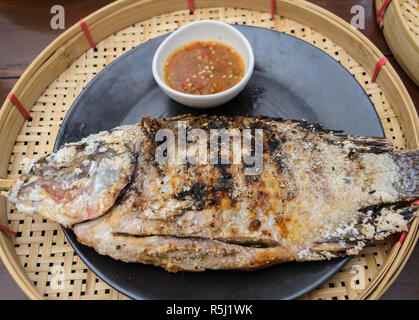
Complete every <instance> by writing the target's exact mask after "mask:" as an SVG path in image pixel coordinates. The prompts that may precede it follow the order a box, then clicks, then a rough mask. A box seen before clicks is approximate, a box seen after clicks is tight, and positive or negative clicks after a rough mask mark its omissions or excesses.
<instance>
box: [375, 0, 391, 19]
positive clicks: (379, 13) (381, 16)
mask: <svg viewBox="0 0 419 320" xmlns="http://www.w3.org/2000/svg"><path fill="white" fill-rule="evenodd" d="M390 2H391V0H386V1H384V3H383V5H382V6H381V8H380V9H378V10H377V22H381V20H383V16H384V11H385V10H386V8H387V6H388V5H389V4H390Z"/></svg>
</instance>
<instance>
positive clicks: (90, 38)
mask: <svg viewBox="0 0 419 320" xmlns="http://www.w3.org/2000/svg"><path fill="white" fill-rule="evenodd" d="M79 25H80V27H81V29H82V30H83V32H84V35H85V36H86V38H87V40H88V41H89V43H90V45H91V46H92V48H93V49H96V44H95V42H94V41H93V38H92V35H91V34H90V32H89V29H88V28H87V24H86V21H84V19H81V20H80V21H79Z"/></svg>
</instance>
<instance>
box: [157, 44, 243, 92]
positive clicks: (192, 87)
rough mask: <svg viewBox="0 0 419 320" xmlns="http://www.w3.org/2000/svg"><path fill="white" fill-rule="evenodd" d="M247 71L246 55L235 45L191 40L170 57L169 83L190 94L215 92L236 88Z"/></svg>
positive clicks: (167, 71)
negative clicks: (242, 55) (234, 46)
mask: <svg viewBox="0 0 419 320" xmlns="http://www.w3.org/2000/svg"><path fill="white" fill-rule="evenodd" d="M244 74H245V65H244V61H243V58H242V57H241V56H240V54H239V53H238V52H237V51H236V50H235V49H234V48H232V47H229V46H227V45H225V44H223V43H220V42H216V41H194V42H191V43H188V44H186V45H184V46H182V47H180V48H179V49H177V50H176V51H174V52H173V53H172V54H171V55H170V56H169V58H167V60H166V63H165V66H164V79H165V82H166V84H167V85H168V86H169V87H171V88H172V89H174V90H177V91H180V92H183V93H188V94H196V95H203V94H213V93H217V92H221V91H224V90H227V89H229V88H231V87H233V86H234V85H235V84H236V83H238V82H239V81H240V80H241V79H242V78H243V76H244Z"/></svg>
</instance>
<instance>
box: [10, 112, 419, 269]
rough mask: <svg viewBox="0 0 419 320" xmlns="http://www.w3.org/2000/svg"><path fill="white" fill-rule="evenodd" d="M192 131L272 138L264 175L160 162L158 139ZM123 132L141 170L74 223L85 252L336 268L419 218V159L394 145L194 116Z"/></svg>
mask: <svg viewBox="0 0 419 320" xmlns="http://www.w3.org/2000/svg"><path fill="white" fill-rule="evenodd" d="M180 122H182V123H183V124H185V123H186V127H185V129H186V130H187V131H189V130H193V129H197V128H199V129H202V130H204V131H205V132H206V134H207V136H210V135H211V130H222V129H231V128H238V129H240V130H243V129H250V130H256V129H261V130H263V166H262V168H261V172H260V174H258V175H246V174H245V173H244V172H245V171H244V169H245V164H244V163H242V162H241V163H236V164H235V163H231V162H230V163H228V164H220V163H216V164H211V163H207V164H199V163H198V164H191V163H184V164H170V163H159V162H158V161H156V157H155V154H156V150H157V148H158V147H159V142H157V141H156V134H157V132H159V130H160V129H170V130H172V131H173V132H174V134H175V136H176V138H177V135H178V132H179V131H178V129H179V126H180V124H179V123H180ZM116 132H118V133H117V134H114V133H113V132H112V133H111V136H113V138H112V141H113V143H116V144H118V145H124V146H126V147H127V149H128V150H129V151H130V152H131V153H132V155H133V157H134V160H136V161H133V162H136V164H135V166H133V167H130V169H131V171H129V173H127V174H126V176H130V177H129V182H127V183H126V184H125V185H124V187H123V188H122V189H123V191H121V190H122V189H121V190H119V193H118V196H117V197H118V199H116V200H115V199H112V201H109V204H110V205H109V207H108V208H107V209H106V210H107V212H106V211H105V210H103V212H101V213H100V214H97V215H92V216H90V217H89V216H88V215H84V217H83V219H81V220H76V219H73V220H71V221H68V220H66V221H67V223H68V224H69V225H71V224H74V223H77V222H81V223H77V224H75V225H74V231H75V234H76V235H77V238H78V240H79V241H80V242H82V243H84V244H86V245H89V246H91V247H93V248H94V249H95V250H96V251H97V252H99V253H101V254H106V255H109V256H111V257H113V258H115V259H119V260H122V261H126V262H141V263H151V264H154V265H157V266H160V267H163V268H165V269H167V270H169V271H177V270H187V271H203V270H205V269H240V270H252V269H256V268H263V267H267V266H270V265H273V264H278V263H282V262H286V261H308V260H322V259H331V258H334V257H339V256H344V255H352V254H356V253H358V252H359V251H360V250H361V249H362V247H363V246H365V245H366V244H367V243H369V242H370V241H373V240H374V239H381V238H383V237H385V236H388V235H389V234H391V233H394V232H399V231H404V230H407V228H408V223H409V222H410V221H411V220H412V219H413V218H414V216H416V215H417V211H416V207H414V206H408V205H407V204H408V201H410V200H414V199H416V198H417V195H418V172H419V169H418V167H417V163H418V157H419V152H418V150H413V151H408V152H404V153H394V152H392V146H391V144H390V143H389V142H388V141H387V140H386V139H382V138H365V137H351V136H339V135H335V134H334V133H333V132H332V131H329V130H325V129H323V128H322V127H321V126H319V125H315V124H309V123H307V122H302V121H291V120H281V119H269V118H264V117H258V118H251V117H225V116H219V117H217V116H199V117H198V116H191V115H183V116H179V117H174V118H166V119H151V118H144V119H143V120H142V121H141V123H140V124H139V125H136V126H128V127H125V128H122V129H117V130H116ZM130 132H131V133H130ZM127 136H129V137H127ZM97 139H98V138H97V137H93V140H97ZM107 143H108V142H107ZM186 148H187V151H189V150H190V149H189V148H191V145H187V146H186ZM231 157H232V155H231V154H230V159H231ZM71 168H72V169H71V170H70V171H72V170H73V169H74V168H75V166H72V167H71ZM60 170H61V169H60ZM63 170H64V168H63ZM60 172H61V171H60ZM28 188H29V189H31V186H29V187H28ZM29 198H30V197H29ZM24 200H25V201H26V200H27V199H24ZM33 200H34V199H31V201H33ZM403 201H404V202H403ZM18 202H19V199H17V200H16V201H15V203H18ZM22 202H23V203H24V201H22ZM111 203H112V204H111ZM402 204H406V205H404V207H400V206H401V205H402ZM34 211H35V210H34ZM105 212H106V214H104V215H103V216H101V217H99V218H96V217H98V216H100V215H101V214H103V213H105ZM40 213H41V214H44V215H46V214H45V212H42V211H40ZM64 215H65V212H55V214H53V215H50V216H52V219H55V221H61V219H62V218H61V217H62V216H64ZM95 218H96V219H95ZM85 220H90V221H85ZM82 221H85V222H82Z"/></svg>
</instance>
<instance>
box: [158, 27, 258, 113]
mask: <svg viewBox="0 0 419 320" xmlns="http://www.w3.org/2000/svg"><path fill="white" fill-rule="evenodd" d="M198 40H199V41H218V42H222V43H225V44H227V45H229V46H231V47H233V48H234V49H236V50H237V52H239V53H240V55H241V56H242V57H243V60H244V63H245V67H246V72H245V74H244V77H243V78H242V79H241V80H240V81H239V82H238V83H236V84H235V85H234V86H233V87H231V88H230V89H227V90H225V91H222V92H218V93H214V94H207V95H193V94H187V93H183V92H179V91H176V90H174V89H172V88H170V87H169V86H168V85H167V84H166V83H165V81H164V64H165V62H166V60H167V58H168V57H169V56H170V55H171V54H172V53H173V51H175V50H176V49H178V48H179V47H181V46H183V45H185V44H187V43H189V42H192V41H198ZM254 64H255V61H254V56H253V50H252V48H251V46H250V44H249V42H248V41H247V39H246V38H245V37H244V36H243V34H241V32H239V31H238V30H237V29H235V28H233V27H232V26H230V25H228V24H226V23H223V22H218V21H212V20H202V21H196V22H192V23H190V24H187V25H186V26H184V27H182V28H180V29H178V30H176V31H175V32H173V33H172V34H171V35H170V36H168V37H167V38H166V39H165V40H164V41H163V42H162V43H161V45H160V46H159V48H158V49H157V51H156V53H155V54H154V58H153V76H154V79H155V80H156V82H157V84H158V85H159V87H160V88H161V89H162V90H163V91H164V92H165V93H166V94H167V95H168V96H169V97H170V98H172V99H173V100H176V101H177V102H179V103H182V104H184V105H187V106H190V107H194V108H211V107H215V106H219V105H221V104H223V103H225V102H227V101H229V100H231V99H232V98H234V97H235V96H236V95H238V94H239V93H240V91H242V90H243V88H244V87H245V86H246V84H247V82H248V81H249V79H250V76H251V75H252V72H253V67H254Z"/></svg>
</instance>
